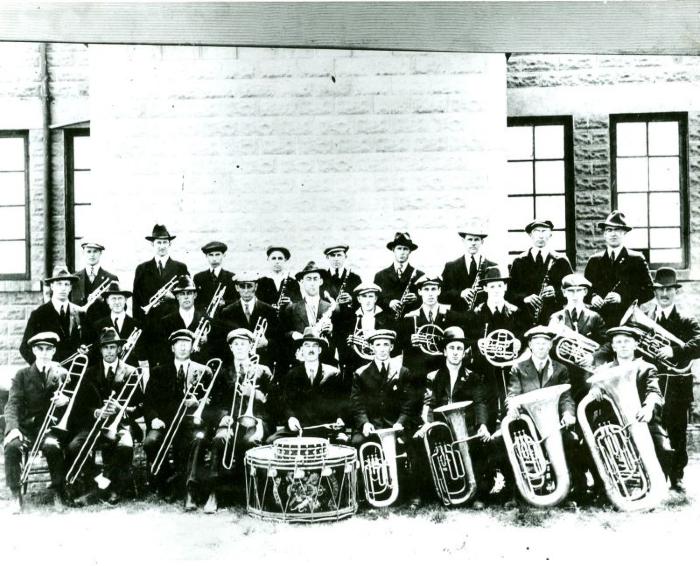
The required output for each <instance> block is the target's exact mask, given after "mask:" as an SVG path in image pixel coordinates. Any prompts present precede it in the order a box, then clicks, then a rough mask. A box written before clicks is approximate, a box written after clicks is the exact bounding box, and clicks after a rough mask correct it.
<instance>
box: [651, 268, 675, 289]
mask: <svg viewBox="0 0 700 566" xmlns="http://www.w3.org/2000/svg"><path fill="white" fill-rule="evenodd" d="M653 285H654V289H661V288H663V287H674V288H676V289H679V288H680V287H681V284H680V283H679V282H678V273H677V272H676V270H675V269H673V268H672V267H659V269H657V270H656V273H654V281H653Z"/></svg>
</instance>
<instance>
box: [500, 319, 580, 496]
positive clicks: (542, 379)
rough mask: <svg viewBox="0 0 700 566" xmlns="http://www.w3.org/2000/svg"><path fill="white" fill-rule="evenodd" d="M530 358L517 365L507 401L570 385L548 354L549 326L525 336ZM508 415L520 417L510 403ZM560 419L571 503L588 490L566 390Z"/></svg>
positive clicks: (565, 373)
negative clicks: (547, 388)
mask: <svg viewBox="0 0 700 566" xmlns="http://www.w3.org/2000/svg"><path fill="white" fill-rule="evenodd" d="M525 338H526V339H527V341H528V346H529V348H530V352H531V354H532V355H531V356H530V357H529V358H528V359H526V360H523V361H521V362H518V363H517V364H515V365H514V366H513V367H512V368H511V370H510V376H509V379H508V399H510V398H511V397H514V396H515V395H521V394H523V393H528V392H530V391H535V390H537V389H542V388H544V387H552V386H554V385H564V384H568V383H569V372H568V370H567V369H566V366H564V365H563V364H560V363H559V362H557V361H556V360H553V359H552V358H551V357H550V355H549V353H550V350H551V348H552V339H553V338H554V333H553V332H552V331H551V330H550V329H549V328H548V327H546V326H535V327H534V328H531V329H530V330H528V331H527V332H526V333H525ZM508 399H507V400H506V405H508V413H509V414H510V415H511V416H512V417H513V418H515V417H517V416H518V415H519V414H520V409H519V408H518V407H514V406H513V405H512V404H509V402H508ZM559 416H560V418H561V421H560V423H561V426H562V427H563V428H562V440H563V442H564V452H565V455H566V460H567V467H568V469H569V473H570V474H571V495H570V500H571V501H574V502H575V501H576V500H577V499H581V498H583V497H585V495H586V490H587V479H586V467H585V462H586V460H585V452H584V451H583V449H582V447H581V444H580V441H579V437H578V436H577V435H576V433H575V431H574V429H573V427H574V425H575V424H576V405H575V404H574V400H573V398H572V397H571V392H570V391H564V393H562V395H561V397H560V398H559Z"/></svg>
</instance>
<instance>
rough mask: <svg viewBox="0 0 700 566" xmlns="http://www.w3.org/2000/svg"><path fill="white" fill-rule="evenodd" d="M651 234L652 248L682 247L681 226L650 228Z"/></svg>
mask: <svg viewBox="0 0 700 566" xmlns="http://www.w3.org/2000/svg"><path fill="white" fill-rule="evenodd" d="M649 232H650V234H651V236H650V237H651V242H650V246H651V247H652V248H680V247H681V229H680V228H653V229H651V230H649Z"/></svg>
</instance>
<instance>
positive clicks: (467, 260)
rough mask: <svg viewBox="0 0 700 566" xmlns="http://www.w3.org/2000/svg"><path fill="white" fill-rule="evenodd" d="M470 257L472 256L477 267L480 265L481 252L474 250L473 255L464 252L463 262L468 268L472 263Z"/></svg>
mask: <svg viewBox="0 0 700 566" xmlns="http://www.w3.org/2000/svg"><path fill="white" fill-rule="evenodd" d="M472 258H474V261H475V262H476V266H477V267H479V265H481V252H476V253H475V254H474V255H470V254H464V263H465V264H466V266H467V269H469V266H470V265H471V263H472Z"/></svg>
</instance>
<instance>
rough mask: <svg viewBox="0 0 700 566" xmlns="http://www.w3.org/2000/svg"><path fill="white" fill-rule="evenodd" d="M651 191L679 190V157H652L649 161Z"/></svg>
mask: <svg viewBox="0 0 700 566" xmlns="http://www.w3.org/2000/svg"><path fill="white" fill-rule="evenodd" d="M649 190H650V191H677V190H678V158H677V157H651V158H650V159H649Z"/></svg>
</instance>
